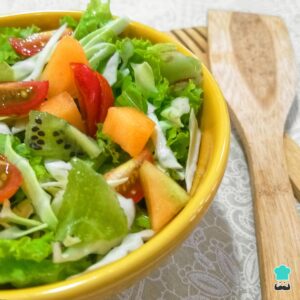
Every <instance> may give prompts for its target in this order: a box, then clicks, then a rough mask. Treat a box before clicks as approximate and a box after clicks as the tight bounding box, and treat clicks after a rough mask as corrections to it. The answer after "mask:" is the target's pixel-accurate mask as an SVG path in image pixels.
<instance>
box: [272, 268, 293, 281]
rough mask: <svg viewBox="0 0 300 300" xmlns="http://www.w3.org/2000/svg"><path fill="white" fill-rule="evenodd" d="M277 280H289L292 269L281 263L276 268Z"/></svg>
mask: <svg viewBox="0 0 300 300" xmlns="http://www.w3.org/2000/svg"><path fill="white" fill-rule="evenodd" d="M274 273H275V277H276V280H289V277H290V273H291V269H290V268H289V267H287V266H285V265H280V266H279V267H277V268H275V269H274Z"/></svg>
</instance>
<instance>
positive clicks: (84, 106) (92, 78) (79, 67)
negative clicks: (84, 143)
mask: <svg viewBox="0 0 300 300" xmlns="http://www.w3.org/2000/svg"><path fill="white" fill-rule="evenodd" d="M71 68H72V70H73V73H74V79H75V84H76V87H77V89H78V92H79V95H80V97H79V106H80V110H81V113H82V115H83V118H84V119H85V120H86V125H87V133H88V134H89V135H90V136H94V135H95V134H96V132H97V124H98V123H100V122H103V121H104V119H105V117H106V115H107V110H108V108H109V107H110V106H111V105H112V104H113V102H114V97H113V92H112V89H111V87H110V86H109V83H108V82H107V80H106V79H105V78H104V77H103V76H102V75H100V74H99V73H97V72H95V71H93V70H92V69H90V68H89V67H88V66H87V65H85V64H81V63H72V64H71Z"/></svg>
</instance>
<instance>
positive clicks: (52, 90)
mask: <svg viewBox="0 0 300 300" xmlns="http://www.w3.org/2000/svg"><path fill="white" fill-rule="evenodd" d="M70 63H83V64H87V65H88V60H87V58H86V56H85V53H84V51H83V48H82V47H81V45H80V43H79V42H78V41H77V40H76V39H74V38H73V37H71V36H65V37H63V38H62V39H61V40H60V41H59V42H58V44H57V46H56V48H55V50H54V52H53V53H52V56H51V57H50V60H49V62H48V64H47V66H46V67H45V70H44V71H43V73H42V75H41V80H48V81H49V91H48V97H53V96H56V95H58V94H60V93H62V92H65V91H66V92H68V93H69V94H70V95H71V96H72V97H74V98H78V92H77V89H76V86H75V82H74V77H73V72H72V70H71V67H70Z"/></svg>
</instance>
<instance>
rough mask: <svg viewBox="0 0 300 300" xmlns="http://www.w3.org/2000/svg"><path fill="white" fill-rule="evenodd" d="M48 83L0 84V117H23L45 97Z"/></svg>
mask: <svg viewBox="0 0 300 300" xmlns="http://www.w3.org/2000/svg"><path fill="white" fill-rule="evenodd" d="M48 88H49V83H48V81H22V82H9V83H1V84H0V115H1V116H5V115H24V114H27V113H28V112H29V111H30V110H31V109H34V108H36V107H38V106H39V105H40V104H41V103H42V102H43V101H44V100H45V98H46V97H47V93H48Z"/></svg>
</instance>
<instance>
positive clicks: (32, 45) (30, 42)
mask: <svg viewBox="0 0 300 300" xmlns="http://www.w3.org/2000/svg"><path fill="white" fill-rule="evenodd" d="M52 34H53V31H45V32H41V33H34V34H32V35H30V36H28V37H27V38H25V39H22V38H15V37H11V38H10V39H9V43H10V45H11V46H12V47H13V49H14V50H15V52H16V53H18V54H20V55H21V56H24V57H30V56H33V55H34V54H36V53H38V52H40V51H41V50H42V49H43V48H44V47H45V45H46V44H47V42H48V41H49V40H50V38H51V37H52ZM71 34H72V30H71V29H69V28H67V29H66V30H65V31H64V33H63V34H62V37H63V36H66V35H71Z"/></svg>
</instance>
